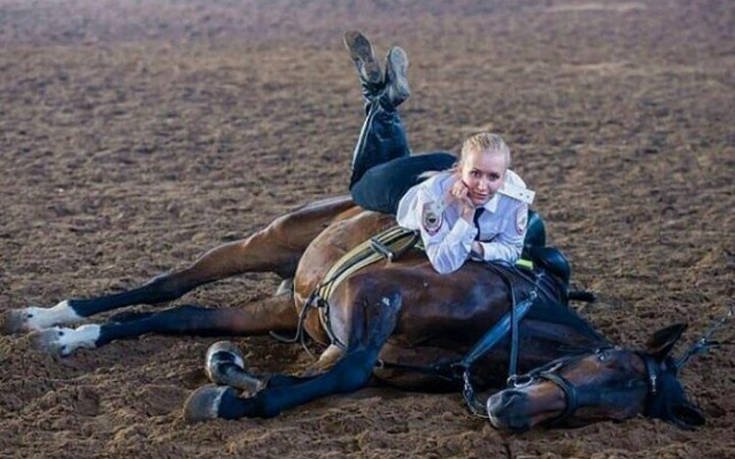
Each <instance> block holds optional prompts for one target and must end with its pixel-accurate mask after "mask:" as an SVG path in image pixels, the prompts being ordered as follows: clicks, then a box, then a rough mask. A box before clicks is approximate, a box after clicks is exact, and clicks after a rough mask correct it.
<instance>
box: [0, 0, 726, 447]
mask: <svg viewBox="0 0 735 459" xmlns="http://www.w3.org/2000/svg"><path fill="white" fill-rule="evenodd" d="M211 3H212V4H210V2H205V1H203V0H184V1H174V0H161V1H158V2H153V1H151V0H141V1H132V0H123V1H119V2H118V1H108V0H104V1H92V0H69V1H64V2H48V1H36V0H34V1H23V0H0V128H1V129H0V166H1V167H2V174H0V309H2V310H5V309H10V308H19V307H24V306H26V305H53V304H55V303H56V302H58V301H60V300H62V299H65V298H68V297H83V296H89V295H94V294H97V293H101V292H114V291H119V290H121V289H124V288H129V287H132V286H135V285H137V284H139V283H140V282H143V281H145V280H147V279H148V278H150V277H152V276H154V275H156V274H158V273H160V272H163V271H167V270H169V269H171V268H176V267H182V266H184V265H185V264H186V263H187V262H189V261H191V260H192V259H194V258H195V257H196V256H197V255H198V254H201V253H202V252H203V251H204V250H206V249H208V248H210V247H213V246H215V245H217V244H220V243H222V242H224V241H230V240H234V239H237V238H240V237H243V236H244V235H247V234H249V233H251V232H252V231H254V230H256V229H258V228H260V227H261V226H262V225H264V224H266V223H268V222H269V221H270V220H271V219H272V218H273V217H275V216H277V215H279V214H281V213H283V212H284V211H286V210H287V209H291V208H293V207H295V206H296V205H298V204H300V203H303V202H306V201H309V200H313V199H315V198H319V197H324V196H328V195H335V194H341V193H343V192H344V190H345V188H346V184H347V169H348V167H349V161H350V153H351V149H352V145H353V142H354V140H355V138H356V135H357V131H358V129H359V125H360V122H361V116H362V108H361V103H360V95H359V89H358V85H357V84H356V78H355V75H354V71H353V68H352V65H351V63H350V62H349V60H348V58H347V56H346V53H345V52H344V51H343V49H342V45H341V33H342V32H343V31H344V30H346V29H349V28H360V29H362V30H364V31H365V32H366V33H367V34H368V35H370V36H371V37H372V38H373V39H374V41H375V42H376V43H377V44H378V45H379V47H380V48H381V50H383V51H381V52H384V51H385V50H386V49H387V47H388V46H389V45H391V44H393V43H400V44H401V45H402V46H403V47H404V48H405V49H406V50H407V51H408V53H409V56H410V57H411V60H412V66H411V70H410V78H411V81H412V89H413V96H412V98H411V99H410V100H409V101H408V102H407V103H406V104H405V106H404V107H403V115H404V119H405V121H406V124H407V126H408V129H409V135H410V140H411V142H412V146H413V149H414V150H415V151H427V150H433V149H454V150H456V147H457V146H458V144H459V143H460V142H461V140H462V138H463V137H464V136H466V135H467V134H468V133H470V132H473V131H476V130H478V129H491V130H493V131H496V132H499V133H501V134H502V135H503V136H504V137H505V138H506V140H507V141H508V142H509V144H510V145H511V148H512V149H513V151H514V155H515V156H514V162H515V163H514V169H515V170H516V171H517V172H519V173H520V175H521V176H522V177H524V178H525V180H526V181H527V182H528V183H529V185H530V186H531V187H532V188H534V189H535V190H536V191H537V192H538V195H537V196H538V198H537V201H536V208H537V209H538V210H539V211H540V212H541V213H542V214H543V215H544V216H545V218H546V220H547V225H548V230H549V232H550V236H551V242H552V243H553V244H554V245H557V246H558V247H560V248H562V249H563V250H564V251H565V252H566V253H567V254H568V256H569V258H570V259H571V260H572V262H573V265H574V268H575V274H574V278H575V282H576V284H577V285H578V286H580V287H584V288H589V289H593V290H595V291H596V292H598V293H599V295H600V301H599V302H598V303H596V304H592V305H589V306H585V307H584V308H583V309H582V313H583V315H584V316H585V317H587V318H588V319H589V320H590V321H591V322H592V323H594V324H595V325H596V326H597V327H598V328H599V329H600V330H601V331H602V332H603V333H604V334H605V335H606V336H608V337H610V338H611V339H612V340H614V341H616V342H619V343H623V344H626V345H629V346H636V345H640V344H641V343H642V342H643V341H645V339H646V338H647V337H648V335H649V334H650V333H651V332H653V331H654V330H655V329H657V328H659V327H662V326H665V325H668V324H670V323H673V322H679V321H687V322H689V324H690V332H689V333H688V334H687V336H686V338H687V342H691V341H692V340H694V339H695V338H696V337H697V336H698V333H700V332H701V331H702V330H704V328H706V326H707V324H708V323H709V321H710V320H711V319H712V318H713V317H715V316H717V315H719V314H721V313H722V312H723V311H724V308H725V307H726V306H727V305H732V301H733V300H732V298H733V293H734V292H733V290H734V288H733V285H734V283H733V278H734V276H733V271H734V268H735V242H734V239H733V236H732V235H733V232H735V217H733V204H734V203H735V196H734V187H733V184H732V180H733V173H734V172H735V128H734V127H733V126H735V110H733V107H735V91H734V90H735V4H733V3H732V2H729V1H693V2H690V1H658V0H650V1H643V2H607V1H600V2H583V1H561V0H560V1H552V0H548V1H538V2H537V1H530V0H524V1H518V2H486V1H476V2H475V1H470V0H455V1H450V2H442V1H431V2H429V1H426V2H424V1H397V2H392V1H379V0H373V1H365V2H359V3H358V2H347V1H345V2H337V1H318V2H317V1H313V2H311V1H297V0H279V1H273V2H265V1H249V2H234V1H227V0H223V1H218V2H211ZM277 283H278V280H277V278H276V277H275V276H274V275H244V276H241V277H238V278H236V279H232V280H228V281H225V282H221V283H218V284H215V285H211V286H208V287H206V288H202V289H200V290H197V291H196V292H194V293H191V294H189V295H186V296H185V297H184V298H183V299H182V300H181V302H187V303H200V304H205V305H208V306H212V307H217V306H221V305H236V304H238V303H242V302H244V301H251V300H258V299H261V298H265V297H266V296H267V295H269V294H271V292H272V291H273V290H274V289H275V287H276V285H277ZM734 334H735V333H734V332H733V327H732V326H731V327H730V328H728V329H727V330H725V331H724V332H723V333H722V334H721V335H720V338H722V339H725V340H730V341H732V340H733V337H734V336H733V335H734ZM213 341H214V340H213V339H205V338H166V337H155V336H146V337H143V338H141V339H139V340H132V341H126V342H115V343H112V344H110V345H108V346H106V347H104V348H102V349H99V350H95V351H80V352H78V353H77V354H75V355H73V356H72V357H69V358H65V359H55V358H52V357H50V356H47V355H43V354H41V353H39V352H38V351H36V350H35V349H33V348H32V347H31V346H30V344H29V339H28V337H27V336H0V365H1V368H2V371H0V388H2V391H1V393H0V456H3V457H5V456H8V457H15V456H17V457H38V456H49V457H74V458H79V457H122V456H126V457H195V456H209V457H224V456H239V457H243V456H245V457H269V456H279V457H344V456H355V457H363V456H371V457H372V456H375V457H386V456H387V457H406V456H425V457H452V456H455V457H458V456H461V457H497V456H505V455H507V456H509V457H519V458H520V457H536V456H541V457H570V456H576V457H677V458H678V457H732V456H733V455H735V436H734V434H735V432H734V429H733V416H734V415H735V404H734V403H733V401H732V393H733V389H735V376H734V373H733V365H734V364H735V358H734V357H733V351H732V348H730V347H728V348H723V349H720V350H717V351H715V352H713V353H711V354H708V355H706V356H704V357H701V358H698V359H696V360H694V361H693V362H692V363H691V364H690V366H689V367H687V368H686V370H685V371H684V373H683V375H682V380H683V382H684V383H685V385H686V387H687V388H688V391H689V393H690V395H691V397H692V399H693V400H694V401H696V402H697V403H698V404H700V405H701V407H702V408H703V410H704V412H705V413H706V416H707V419H708V424H707V425H706V426H705V427H703V428H701V429H699V430H697V431H692V432H687V431H682V430H679V429H677V428H675V427H673V426H671V425H668V424H665V423H663V422H659V421H652V420H648V419H642V418H639V419H633V420H630V421H627V422H624V423H619V424H615V423H609V422H604V423H598V424H594V425H591V426H588V427H584V428H580V429H575V430H544V429H539V430H535V431H532V432H529V433H525V434H522V435H511V434H506V433H501V432H497V431H495V430H494V429H493V428H492V427H491V426H490V425H489V424H488V423H486V422H484V421H482V420H480V419H475V418H472V417H471V416H469V415H468V414H467V412H466V411H465V408H464V406H463V404H462V402H461V399H460V396H459V395H458V394H446V395H435V394H417V393H404V392H398V391H389V390H382V389H381V390H378V389H366V390H362V391H359V392H357V393H355V394H352V395H349V396H335V397H329V398H326V399H323V400H319V401H316V402H314V403H310V404H308V405H306V406H303V407H301V408H299V409H295V410H292V411H290V412H287V413H284V414H282V415H280V416H278V417H277V418H274V419H269V420H243V421H235V422H228V421H215V422H210V423H206V424H199V425H193V426H190V425H186V424H185V423H184V422H183V420H182V411H181V407H182V404H183V401H184V400H185V398H186V397H187V395H188V394H189V393H190V392H191V391H192V390H193V389H194V388H196V387H198V386H199V385H201V384H203V383H204V382H205V381H206V379H205V376H204V373H203V371H202V362H203V356H204V352H205V350H206V348H207V346H208V345H209V344H211V343H212V342H213ZM237 342H238V343H239V344H241V345H242V346H243V347H244V348H245V349H246V352H247V353H248V357H249V359H250V360H251V362H252V365H253V367H254V368H255V369H256V370H265V371H271V370H276V369H280V370H284V371H287V372H298V371H300V370H301V369H303V368H304V367H305V366H306V365H307V364H308V363H309V358H308V356H306V355H305V354H304V353H303V352H302V351H301V350H300V349H299V348H298V347H297V346H290V345H282V344H277V343H275V342H273V341H272V340H271V339H269V338H242V339H238V340H237ZM682 348H683V346H680V347H679V348H678V350H679V352H681V350H682Z"/></svg>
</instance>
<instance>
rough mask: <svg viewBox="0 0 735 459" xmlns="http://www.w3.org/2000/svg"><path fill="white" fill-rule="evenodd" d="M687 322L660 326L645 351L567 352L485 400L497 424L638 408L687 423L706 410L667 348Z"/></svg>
mask: <svg viewBox="0 0 735 459" xmlns="http://www.w3.org/2000/svg"><path fill="white" fill-rule="evenodd" d="M685 329H686V325H684V324H679V325H673V326H671V327H667V328H665V329H663V330H659V331H658V332H656V333H655V334H654V335H653V337H652V338H651V340H649V342H648V345H647V349H646V351H645V352H636V351H629V350H624V349H620V348H618V347H610V348H605V349H599V350H597V351H595V352H593V353H587V354H580V355H576V356H568V357H564V358H561V359H558V360H555V361H553V362H551V363H549V364H547V365H545V366H543V367H540V368H537V369H535V370H533V371H532V372H530V373H528V374H526V375H523V376H521V377H519V378H518V379H517V380H516V382H515V384H514V387H511V388H508V389H505V390H503V391H500V392H498V393H496V394H494V395H493V396H492V397H490V399H489V400H488V402H487V410H488V414H489V416H490V421H491V422H492V424H493V426H495V427H496V428H499V429H508V430H515V431H522V430H526V429H530V428H531V427H533V426H536V425H539V424H564V425H567V426H579V425H584V424H588V423H591V422H595V421H601V420H609V419H612V420H623V419H626V418H630V417H632V416H635V415H637V414H639V413H643V414H645V415H646V416H651V417H655V418H661V419H664V420H666V421H669V422H672V423H674V424H676V425H678V426H680V427H683V428H691V427H693V426H698V425H702V424H703V423H704V416H703V415H702V413H701V412H700V410H699V409H698V408H697V407H695V406H694V405H692V404H691V403H690V402H688V401H687V399H686V396H685V394H684V389H683V387H682V385H681V383H680V382H679V381H678V379H677V370H678V368H677V366H676V365H675V362H674V359H672V358H671V357H669V352H670V351H671V348H672V347H673V346H674V344H675V343H676V341H677V340H678V339H679V337H680V336H681V334H682V333H683V331H684V330H685Z"/></svg>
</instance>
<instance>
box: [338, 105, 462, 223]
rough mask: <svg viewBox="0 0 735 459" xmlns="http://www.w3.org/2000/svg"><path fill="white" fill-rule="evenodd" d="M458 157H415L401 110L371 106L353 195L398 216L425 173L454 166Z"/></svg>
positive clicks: (364, 205) (356, 165) (354, 172)
mask: <svg viewBox="0 0 735 459" xmlns="http://www.w3.org/2000/svg"><path fill="white" fill-rule="evenodd" d="M455 162H457V158H456V157H455V156H454V155H452V154H451V153H446V152H435V153H428V154H422V155H415V156H412V155H411V153H410V150H409V149H408V141H407V140H406V133H405V130H404V128H403V123H402V122H401V118H400V116H399V115H398V111H397V110H394V111H386V110H385V109H383V108H382V107H381V106H380V104H377V103H373V104H370V106H369V107H368V110H367V116H366V118H365V122H364V124H363V126H362V130H361V131H360V137H359V138H358V140H357V145H356V146H355V152H354V155H353V158H352V178H351V179H350V192H351V193H352V199H353V200H354V201H355V202H356V203H357V204H358V205H359V206H360V207H362V208H364V209H368V210H374V211H377V212H383V213H387V214H392V215H395V214H396V211H397V210H398V203H399V202H400V200H401V198H402V197H403V195H404V194H406V191H408V189H409V188H411V187H412V186H414V185H416V184H418V183H419V182H421V181H422V180H423V178H422V177H420V176H421V174H423V173H424V172H429V171H442V170H445V169H448V168H450V167H452V165H453V164H454V163H455Z"/></svg>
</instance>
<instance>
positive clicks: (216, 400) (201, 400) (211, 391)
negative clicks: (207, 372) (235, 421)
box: [184, 384, 238, 423]
mask: <svg viewBox="0 0 735 459" xmlns="http://www.w3.org/2000/svg"><path fill="white" fill-rule="evenodd" d="M225 395H228V396H229V397H237V395H238V394H237V391H236V390H235V389H233V388H232V387H229V386H215V385H214V384H207V385H206V386H202V387H200V388H199V389H197V390H195V391H194V392H192V394H191V395H190V396H189V398H188V399H186V402H185V403H184V420H185V421H186V422H189V423H194V422H201V421H206V420H208V419H217V418H218V417H219V414H218V413H219V407H220V404H221V403H222V398H223V397H224V396H225Z"/></svg>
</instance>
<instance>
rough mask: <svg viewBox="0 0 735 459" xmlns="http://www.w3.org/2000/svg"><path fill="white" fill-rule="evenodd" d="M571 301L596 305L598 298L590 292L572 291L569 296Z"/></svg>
mask: <svg viewBox="0 0 735 459" xmlns="http://www.w3.org/2000/svg"><path fill="white" fill-rule="evenodd" d="M568 298H569V300H573V301H583V302H585V303H594V302H595V301H597V296H595V294H594V293H592V292H590V291H589V290H572V291H570V292H569V294H568Z"/></svg>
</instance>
